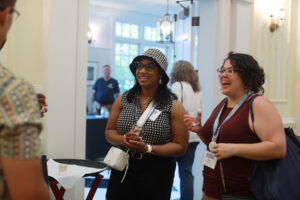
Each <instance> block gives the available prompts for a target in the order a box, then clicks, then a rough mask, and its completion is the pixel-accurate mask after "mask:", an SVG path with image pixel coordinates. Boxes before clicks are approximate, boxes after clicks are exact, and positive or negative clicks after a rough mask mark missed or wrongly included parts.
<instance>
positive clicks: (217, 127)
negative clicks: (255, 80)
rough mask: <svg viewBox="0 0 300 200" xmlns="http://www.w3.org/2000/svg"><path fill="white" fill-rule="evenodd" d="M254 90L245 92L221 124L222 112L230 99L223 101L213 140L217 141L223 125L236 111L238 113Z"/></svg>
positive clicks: (216, 120)
mask: <svg viewBox="0 0 300 200" xmlns="http://www.w3.org/2000/svg"><path fill="white" fill-rule="evenodd" d="M253 93H254V92H253V91H249V92H248V93H247V94H245V95H244V96H243V98H242V99H241V100H240V101H239V102H238V104H237V105H236V106H235V107H234V108H233V109H232V110H231V112H230V113H229V114H228V115H227V117H226V118H225V120H224V121H223V122H222V124H219V122H220V117H221V113H222V111H223V109H224V107H225V105H226V103H227V101H228V99H226V100H225V102H224V103H223V106H222V108H221V109H220V111H219V113H218V115H217V117H216V118H215V120H214V124H213V130H212V131H213V137H212V141H213V142H216V141H217V138H218V136H219V131H220V129H221V127H222V126H223V124H224V123H225V122H226V121H228V120H229V119H230V118H231V117H232V116H233V115H234V113H236V112H237V111H238V110H239V109H240V107H241V106H242V105H243V104H244V103H245V102H246V100H247V99H248V97H250V96H251V95H252V94H253Z"/></svg>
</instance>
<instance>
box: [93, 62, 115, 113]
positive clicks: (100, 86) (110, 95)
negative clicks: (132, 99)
mask: <svg viewBox="0 0 300 200" xmlns="http://www.w3.org/2000/svg"><path fill="white" fill-rule="evenodd" d="M103 74H104V77H102V78H99V79H98V80H97V81H96V82H95V84H94V87H93V90H94V91H93V95H92V103H93V104H94V102H95V101H96V102H97V103H99V104H100V106H99V107H98V108H97V113H98V114H100V113H101V107H106V108H107V109H108V111H109V112H111V107H112V104H113V103H114V101H115V98H116V97H118V96H119V93H120V88H119V83H118V81H117V80H116V79H114V78H112V77H111V76H110V74H111V69H110V66H109V65H104V66H103Z"/></svg>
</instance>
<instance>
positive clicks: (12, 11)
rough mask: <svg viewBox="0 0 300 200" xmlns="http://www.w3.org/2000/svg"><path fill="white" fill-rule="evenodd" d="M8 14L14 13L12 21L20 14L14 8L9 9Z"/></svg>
mask: <svg viewBox="0 0 300 200" xmlns="http://www.w3.org/2000/svg"><path fill="white" fill-rule="evenodd" d="M10 12H11V13H14V14H15V15H14V20H16V19H17V18H18V17H19V16H20V15H21V13H20V12H19V11H17V10H16V9H15V8H13V7H12V8H10Z"/></svg>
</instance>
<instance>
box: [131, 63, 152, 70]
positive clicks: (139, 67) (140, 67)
mask: <svg viewBox="0 0 300 200" xmlns="http://www.w3.org/2000/svg"><path fill="white" fill-rule="evenodd" d="M135 66H136V69H137V70H141V69H142V68H143V67H144V68H145V69H146V71H151V70H153V69H154V68H155V67H156V64H155V63H154V62H150V63H148V64H145V65H144V64H143V63H141V62H140V61H136V62H135Z"/></svg>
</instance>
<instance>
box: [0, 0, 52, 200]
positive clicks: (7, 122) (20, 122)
mask: <svg viewBox="0 0 300 200" xmlns="http://www.w3.org/2000/svg"><path fill="white" fill-rule="evenodd" d="M15 3H16V0H0V48H2V47H3V45H4V44H5V42H6V37H7V33H8V31H9V29H10V26H11V24H12V22H13V17H14V15H19V12H18V11H17V10H16V9H15ZM40 119H41V110H40V107H39V103H38V99H37V96H36V94H35V93H34V90H33V86H32V85H31V84H29V83H28V82H25V81H24V80H23V79H21V78H17V77H16V76H15V75H14V74H13V73H12V72H10V71H9V70H8V69H7V68H5V67H4V66H2V65H1V64H0V199H1V200H7V199H22V200H44V199H49V198H50V197H49V191H48V188H47V185H46V182H45V181H44V178H43V174H42V163H41V159H40V158H41V155H40V140H39V134H40V132H41V130H42V124H41V121H40Z"/></svg>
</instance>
